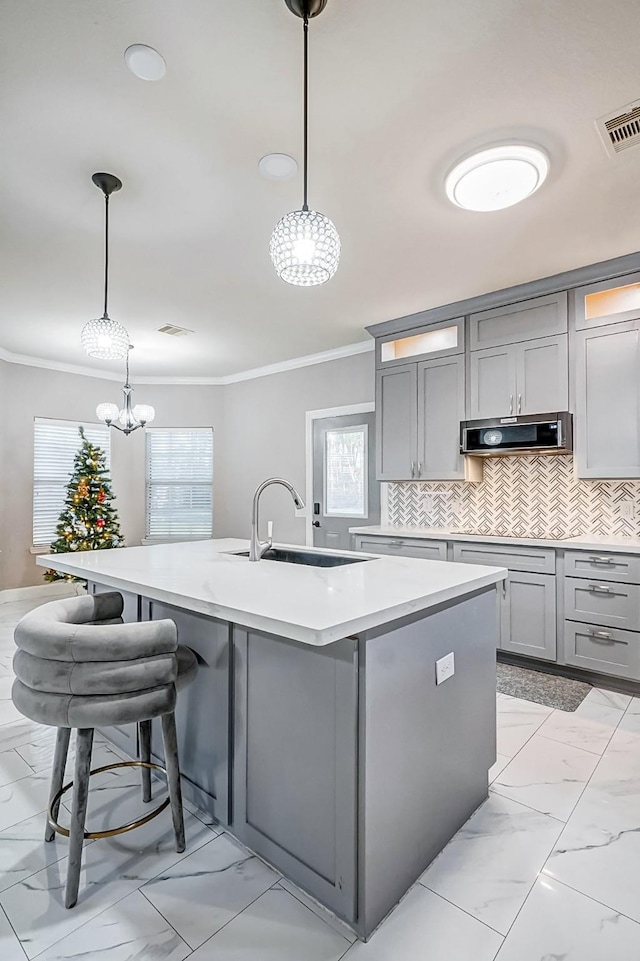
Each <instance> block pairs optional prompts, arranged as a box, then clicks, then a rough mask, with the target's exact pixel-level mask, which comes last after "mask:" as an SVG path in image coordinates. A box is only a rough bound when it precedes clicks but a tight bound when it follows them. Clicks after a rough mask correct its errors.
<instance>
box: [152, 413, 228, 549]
mask: <svg viewBox="0 0 640 961" xmlns="http://www.w3.org/2000/svg"><path fill="white" fill-rule="evenodd" d="M146 454H147V457H146V464H147V466H146V474H147V480H146V536H147V538H149V539H150V540H154V539H157V540H190V539H194V540H195V539H197V538H204V537H211V536H212V533H213V430H212V429H211V428H210V427H189V428H186V427H185V428H160V427H156V428H152V429H149V428H147V431H146Z"/></svg>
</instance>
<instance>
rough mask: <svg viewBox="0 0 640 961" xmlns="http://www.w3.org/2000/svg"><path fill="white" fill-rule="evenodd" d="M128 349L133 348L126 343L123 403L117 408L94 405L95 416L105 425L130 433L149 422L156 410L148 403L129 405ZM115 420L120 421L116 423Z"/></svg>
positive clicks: (131, 389)
mask: <svg viewBox="0 0 640 961" xmlns="http://www.w3.org/2000/svg"><path fill="white" fill-rule="evenodd" d="M130 350H133V345H132V344H127V379H126V383H125V385H124V387H123V388H122V393H123V394H124V404H123V405H122V407H121V408H120V409H118V405H117V404H98V406H97V407H96V416H97V418H98V420H101V421H102V423H103V424H106V425H107V427H115V429H116V430H120V431H122V433H123V434H131V433H133V431H134V430H137V429H138V428H139V427H144V426H145V425H146V424H150V423H151V421H152V420H153V418H154V417H155V416H156V412H155V410H154V409H153V407H151V405H150V404H136V405H135V407H132V406H131V395H132V394H133V387H132V386H131V384H130V383H129V351H130ZM116 420H117V421H119V422H120V423H119V424H117V423H116Z"/></svg>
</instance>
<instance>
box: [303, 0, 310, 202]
mask: <svg viewBox="0 0 640 961" xmlns="http://www.w3.org/2000/svg"><path fill="white" fill-rule="evenodd" d="M302 32H303V37H304V95H303V115H304V120H303V131H304V133H303V137H304V146H303V158H304V159H303V168H304V187H303V192H304V202H303V204H302V209H303V210H308V209H309V204H308V203H307V185H308V153H309V146H308V141H309V13H308V4H306V3H305V8H304V20H303V24H302Z"/></svg>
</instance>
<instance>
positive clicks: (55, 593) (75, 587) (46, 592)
mask: <svg viewBox="0 0 640 961" xmlns="http://www.w3.org/2000/svg"><path fill="white" fill-rule="evenodd" d="M86 593H87V592H86V589H85V588H84V587H82V586H81V585H80V584H69V583H64V584H56V583H53V584H35V585H34V586H33V587H13V588H9V590H6V591H0V604H14V603H15V602H16V601H35V600H37V599H39V598H42V597H47V598H49V600H51V601H55V600H57V599H58V598H60V597H77V596H78V594H86Z"/></svg>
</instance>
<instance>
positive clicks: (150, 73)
mask: <svg viewBox="0 0 640 961" xmlns="http://www.w3.org/2000/svg"><path fill="white" fill-rule="evenodd" d="M124 62H125V63H126V65H127V66H128V68H129V70H130V71H131V73H132V74H133V75H134V76H136V77H139V78H140V80H162V78H163V77H164V75H165V73H166V72H167V65H166V63H165V62H164V57H163V56H162V54H160V53H158V51H157V50H154V49H153V47H148V46H147V45H146V44H145V43H132V44H131V46H130V47H127V49H126V50H125V52H124Z"/></svg>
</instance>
